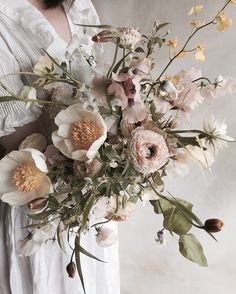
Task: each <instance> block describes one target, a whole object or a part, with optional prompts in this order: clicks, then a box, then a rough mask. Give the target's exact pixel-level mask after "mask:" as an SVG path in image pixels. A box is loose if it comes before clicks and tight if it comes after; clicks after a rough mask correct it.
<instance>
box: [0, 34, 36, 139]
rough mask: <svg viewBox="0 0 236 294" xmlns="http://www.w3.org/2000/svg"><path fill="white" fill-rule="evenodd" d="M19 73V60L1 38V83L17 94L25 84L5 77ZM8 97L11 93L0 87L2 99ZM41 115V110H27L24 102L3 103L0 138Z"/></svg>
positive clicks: (32, 108) (15, 78)
mask: <svg viewBox="0 0 236 294" xmlns="http://www.w3.org/2000/svg"><path fill="white" fill-rule="evenodd" d="M19 71H20V66H19V64H18V62H17V60H16V59H15V57H14V55H13V54H12V53H11V51H10V50H9V48H8V46H7V44H6V42H5V41H4V39H3V38H2V37H0V78H1V81H2V82H3V83H4V84H5V85H6V86H7V87H8V88H9V89H11V91H12V92H14V93H17V92H18V91H19V89H20V88H21V87H22V86H23V82H22V80H21V79H20V76H19V75H10V76H8V77H5V76H6V75H8V74H12V73H17V72H19ZM6 95H9V93H7V91H5V90H4V89H3V88H2V87H0V97H1V96H6ZM40 114H41V110H40V109H39V108H35V107H30V108H28V109H26V104H25V103H24V102H19V101H10V102H1V103H0V137H2V136H6V135H9V134H11V133H13V132H14V131H15V128H16V127H20V126H23V125H25V124H27V123H30V122H33V121H35V120H37V119H38V117H39V116H40Z"/></svg>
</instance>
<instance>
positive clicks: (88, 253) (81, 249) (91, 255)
mask: <svg viewBox="0 0 236 294" xmlns="http://www.w3.org/2000/svg"><path fill="white" fill-rule="evenodd" d="M77 248H78V250H79V251H80V252H81V253H83V254H84V255H86V256H88V257H90V258H92V259H95V260H97V261H100V262H103V263H106V261H103V260H101V259H99V258H97V257H96V256H94V255H93V254H91V253H90V252H88V251H87V250H86V249H84V248H83V247H82V246H81V245H79V246H78V247H77Z"/></svg>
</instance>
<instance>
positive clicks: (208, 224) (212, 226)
mask: <svg viewBox="0 0 236 294" xmlns="http://www.w3.org/2000/svg"><path fill="white" fill-rule="evenodd" d="M223 226H224V223H223V221H222V220H220V219H217V218H212V219H208V220H206V221H205V224H204V229H205V230H206V231H207V232H210V233H217V232H219V231H221V230H222V228H223Z"/></svg>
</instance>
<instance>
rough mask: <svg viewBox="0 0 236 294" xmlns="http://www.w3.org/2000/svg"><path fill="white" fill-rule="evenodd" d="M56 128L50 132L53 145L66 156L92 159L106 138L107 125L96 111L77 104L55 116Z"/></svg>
mask: <svg viewBox="0 0 236 294" xmlns="http://www.w3.org/2000/svg"><path fill="white" fill-rule="evenodd" d="M55 123H56V125H57V126H58V130H57V131H55V132H53V133H52V140H53V143H54V145H55V146H56V147H57V148H58V149H59V150H60V151H61V152H62V153H63V154H64V155H65V156H66V157H68V158H71V159H74V160H78V161H85V160H90V159H93V158H94V157H95V156H96V153H97V151H98V150H99V148H100V147H101V145H102V144H103V143H104V142H105V140H106V138H107V127H106V125H105V123H104V121H103V119H102V117H101V115H100V114H99V113H98V112H96V111H87V110H84V109H81V108H80V105H79V104H74V105H71V106H69V107H68V108H67V109H65V110H62V111H61V112H59V113H58V115H57V116H56V118H55Z"/></svg>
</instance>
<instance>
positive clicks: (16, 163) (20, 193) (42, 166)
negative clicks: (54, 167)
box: [0, 148, 53, 206]
mask: <svg viewBox="0 0 236 294" xmlns="http://www.w3.org/2000/svg"><path fill="white" fill-rule="evenodd" d="M45 160H46V158H45V156H44V155H43V153H41V152H40V151H38V150H36V149H31V148H27V149H22V150H19V151H12V152H11V153H9V154H7V155H6V156H5V157H4V158H3V159H2V160H1V161H0V170H1V179H0V197H1V200H2V201H3V202H6V203H8V204H10V205H12V206H21V205H24V204H26V203H29V202H30V201H32V200H34V199H36V198H39V197H42V196H46V195H48V194H50V193H52V192H53V187H52V184H51V181H50V179H49V177H48V176H47V175H46V174H47V173H48V169H47V165H46V162H45Z"/></svg>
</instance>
